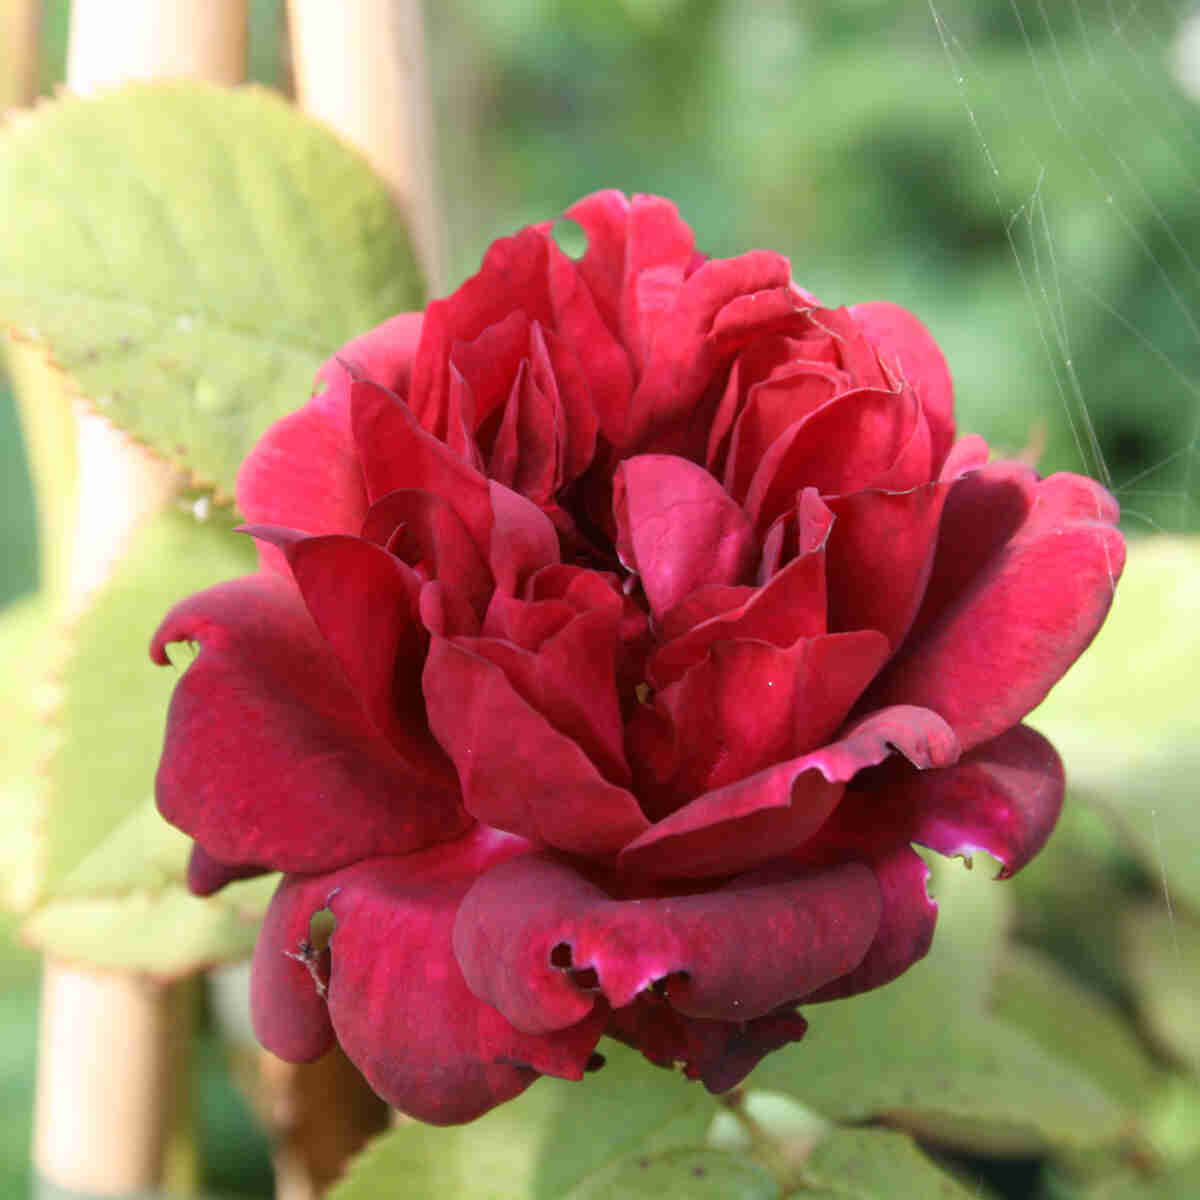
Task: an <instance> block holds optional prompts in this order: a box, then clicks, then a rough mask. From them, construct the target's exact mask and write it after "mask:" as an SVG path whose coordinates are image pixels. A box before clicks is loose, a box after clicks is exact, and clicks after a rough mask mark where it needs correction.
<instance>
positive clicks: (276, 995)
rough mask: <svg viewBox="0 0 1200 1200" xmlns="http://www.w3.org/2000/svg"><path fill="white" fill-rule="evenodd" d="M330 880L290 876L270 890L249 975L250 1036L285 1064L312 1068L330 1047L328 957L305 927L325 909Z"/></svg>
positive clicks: (322, 877)
mask: <svg viewBox="0 0 1200 1200" xmlns="http://www.w3.org/2000/svg"><path fill="white" fill-rule="evenodd" d="M334 878H335V876H333V875H317V876H315V877H314V876H310V875H290V876H287V877H286V878H285V879H284V880H283V881H282V882H281V883H280V885H279V887H278V888H276V889H275V895H274V897H273V898H272V900H271V904H270V907H269V908H268V909H267V915H266V918H265V919H264V921H263V926H262V929H260V930H259V934H258V942H257V943H256V945H255V947H254V963H253V967H252V968H251V973H250V1019H251V1021H252V1022H253V1025H254V1035H255V1037H257V1038H258V1040H259V1041H260V1042H262V1044H263V1045H264V1046H265V1047H266V1048H267V1049H268V1050H270V1051H271V1053H272V1054H277V1055H278V1056H279V1057H280V1058H282V1059H286V1060H287V1061H288V1062H312V1061H313V1059H316V1058H320V1057H321V1055H322V1054H324V1053H326V1051H328V1050H330V1049H332V1047H333V1041H334V1038H333V1025H332V1023H331V1022H330V1020H329V1009H328V1007H327V1005H326V1003H325V992H326V988H327V985H328V983H329V951H328V950H318V949H316V948H315V946H314V945H313V942H312V940H311V935H310V932H309V925H310V922H311V920H312V916H313V914H314V913H315V912H319V911H320V910H321V909H322V908H324V907H325V898H326V897H327V896H328V895H329V891H330V889H331V888H332V887H333V884H332V882H331V881H332V880H333V879H334Z"/></svg>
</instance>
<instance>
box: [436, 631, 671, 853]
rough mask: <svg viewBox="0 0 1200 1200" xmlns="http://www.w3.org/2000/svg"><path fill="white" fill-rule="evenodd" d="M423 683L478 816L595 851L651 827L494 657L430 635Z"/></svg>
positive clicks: (613, 848) (572, 848) (613, 847)
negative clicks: (524, 694) (534, 705)
mask: <svg viewBox="0 0 1200 1200" xmlns="http://www.w3.org/2000/svg"><path fill="white" fill-rule="evenodd" d="M424 690H425V700H426V706H427V709H428V712H429V724H430V728H431V729H432V730H433V733H434V736H435V737H436V738H437V739H438V741H439V742H440V743H441V744H442V747H443V748H444V749H445V751H446V753H447V754H449V755H450V758H451V759H452V760H453V762H454V765H455V767H457V768H458V777H459V781H460V783H461V786H462V791H463V798H464V803H465V804H466V807H467V811H468V812H470V813H471V814H472V815H473V816H476V817H478V819H479V820H481V821H485V822H486V823H487V824H489V825H492V826H494V827H496V828H497V829H506V830H509V831H510V832H512V833H518V834H520V835H521V836H522V837H527V838H530V839H534V840H537V841H542V842H546V843H548V844H550V845H552V846H557V847H559V848H560V849H562V850H567V851H569V852H571V853H575V854H583V855H599V856H604V855H610V854H615V853H616V852H617V851H618V850H619V849H620V848H621V847H622V846H623V845H625V843H626V842H628V841H630V840H631V839H632V838H634V837H636V836H637V835H638V834H639V833H641V832H642V831H643V830H644V829H645V828H646V827H647V825H648V822H647V821H646V818H645V816H643V814H642V812H641V809H639V808H638V804H637V801H636V800H635V799H634V797H633V796H632V795H631V794H630V793H629V792H628V791H626V790H625V789H624V788H620V787H615V786H614V785H613V784H611V783H609V782H608V781H607V780H606V779H604V777H603V776H602V775H601V774H600V772H599V771H598V770H597V768H596V766H595V764H594V763H592V761H591V760H590V759H589V758H588V757H587V755H586V754H585V753H584V752H583V750H582V749H581V748H580V747H579V745H578V744H577V743H576V742H574V741H572V740H571V739H570V738H568V737H566V736H564V735H563V734H561V733H559V732H558V731H557V730H556V729H555V728H554V726H553V725H552V724H551V723H550V722H549V721H548V720H547V719H546V718H545V717H544V716H543V715H542V714H541V713H539V712H537V711H536V710H535V709H533V708H532V707H531V706H530V705H529V704H528V703H527V702H526V701H525V700H524V699H523V698H522V697H521V696H520V694H519V693H518V692H517V690H516V689H515V688H514V687H513V685H512V684H511V683H510V682H509V680H508V679H507V678H506V676H505V674H504V672H503V671H502V670H501V669H500V668H499V667H497V666H496V665H495V664H494V663H491V662H488V661H487V660H486V659H484V658H481V657H480V656H479V655H477V654H472V653H470V652H469V651H468V650H465V649H464V648H463V647H461V646H458V645H454V644H452V643H450V642H447V641H445V640H443V639H441V638H434V639H433V643H432V645H431V646H430V650H429V657H428V659H427V660H426V664H425V675H424Z"/></svg>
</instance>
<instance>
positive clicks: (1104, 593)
mask: <svg viewBox="0 0 1200 1200" xmlns="http://www.w3.org/2000/svg"><path fill="white" fill-rule="evenodd" d="M1001 466H1002V464H1001ZM998 477H999V480H1003V482H1004V483H1006V484H1008V486H1009V487H1010V489H1012V491H1016V495H1015V496H1013V500H1014V506H1015V505H1017V504H1019V503H1020V502H1021V500H1022V498H1023V496H1024V497H1027V498H1028V505H1029V506H1028V508H1027V510H1026V515H1025V517H1024V520H1023V521H1022V523H1021V524H1020V525H1019V526H1018V528H1017V529H1016V532H1015V533H1014V534H1013V535H1012V536H1011V537H1009V538H1008V539H1007V540H1005V541H1003V542H1001V544H1000V545H999V546H998V547H997V548H996V549H995V550H994V551H993V552H992V553H991V554H990V555H988V556H987V557H986V558H985V559H984V560H983V561H982V562H981V563H980V562H979V558H980V557H981V556H980V555H978V554H975V553H973V552H971V551H970V550H965V552H964V553H965V556H969V561H970V562H972V563H978V564H979V565H978V569H977V570H976V571H975V572H974V574H973V575H971V576H970V577H969V579H967V580H965V581H963V586H962V589H961V591H959V592H958V593H957V595H956V598H955V599H950V598H949V595H950V594H951V593H949V592H948V589H947V588H946V587H945V579H946V576H947V575H951V574H953V575H955V576H958V575H960V574H961V572H960V570H959V569H958V568H957V566H956V564H953V563H949V564H946V565H945V566H942V562H943V559H944V558H948V557H949V558H952V557H953V555H954V553H955V551H956V550H957V549H959V548H960V547H965V546H966V545H967V544H968V543H969V542H970V539H971V538H972V537H977V538H978V540H979V542H981V543H982V544H983V545H984V546H995V545H996V542H997V541H999V538H997V537H996V536H995V534H996V533H997V532H1000V533H1002V532H1003V531H1004V529H1005V526H1006V525H1007V523H1008V522H1010V521H1011V520H1012V515H1013V514H1011V513H1005V514H1003V516H1004V517H1005V518H1006V519H1005V520H1003V521H1001V519H1000V517H999V516H998V517H996V518H994V520H993V524H991V525H988V524H984V525H982V527H981V528H980V529H979V530H978V532H976V531H975V530H974V529H973V528H970V527H969V526H968V525H967V524H966V523H965V520H964V518H965V517H967V515H968V514H970V513H972V512H975V511H978V509H979V507H980V506H979V504H977V503H976V502H975V500H976V497H977V495H978V494H979V493H989V492H992V491H994V490H995V488H996V485H997V483H998ZM1010 494H1012V492H1011V491H1010ZM1116 516H1117V510H1116V502H1115V501H1114V500H1113V499H1112V497H1111V496H1109V494H1108V493H1107V492H1106V491H1105V490H1104V489H1103V488H1101V487H1100V486H1099V485H1098V484H1096V483H1093V482H1092V481H1091V480H1090V479H1084V478H1082V477H1081V476H1078V475H1054V476H1051V477H1050V478H1049V479H1046V480H1043V481H1041V482H1040V483H1037V484H1036V485H1033V486H1032V488H1031V489H1030V491H1028V492H1025V493H1022V492H1021V491H1020V489H1019V488H1014V486H1013V485H1012V484H1011V483H1009V481H1008V480H1004V478H1003V476H1002V475H1001V474H1000V473H999V472H996V471H993V469H992V468H990V467H985V468H983V469H981V470H979V471H976V472H974V473H973V474H970V475H968V476H966V477H965V478H963V479H962V480H961V481H960V482H959V483H958V484H957V485H956V487H955V489H954V492H953V493H952V494H951V497H950V501H949V502H948V503H947V506H946V512H945V515H944V517H943V521H942V526H943V533H942V535H941V537H940V539H939V547H938V558H937V561H935V565H934V580H933V581H931V583H930V588H929V593H930V594H929V595H928V598H927V600H926V604H927V605H930V604H941V605H943V607H942V608H941V610H940V611H939V612H937V613H936V615H935V616H934V617H933V618H932V619H924V613H922V614H920V615H919V616H918V622H917V624H918V630H919V631H918V632H917V633H916V634H915V635H914V636H910V637H909V639H908V641H907V642H906V643H905V645H904V648H903V649H902V650H901V652H900V654H899V655H897V657H896V658H895V659H893V661H892V663H891V664H890V665H889V667H888V669H887V671H886V672H884V674H883V675H882V676H881V677H880V679H879V680H878V682H877V683H876V685H874V686H873V687H872V688H871V690H870V691H869V692H868V694H867V697H866V698H865V701H864V704H869V705H870V706H872V707H874V706H875V705H887V704H917V705H921V706H923V707H926V708H931V709H933V710H934V711H935V712H938V713H940V714H941V715H942V716H943V717H945V718H946V720H947V721H949V722H950V724H951V725H953V726H954V729H955V731H956V733H957V734H958V737H959V740H960V742H961V743H962V746H963V749H964V750H966V749H970V748H971V747H972V746H977V745H979V744H980V743H981V742H985V741H988V740H989V739H991V738H993V737H996V736H997V735H998V734H1001V733H1003V732H1004V731H1005V730H1006V729H1008V728H1010V727H1011V726H1012V725H1014V724H1015V723H1016V722H1017V721H1019V720H1020V719H1021V718H1022V717H1023V716H1024V715H1025V714H1026V713H1027V712H1029V711H1030V710H1031V709H1033V708H1034V707H1035V706H1036V705H1037V704H1039V703H1040V702H1041V700H1042V699H1043V697H1044V696H1045V695H1046V693H1047V692H1048V691H1049V690H1050V688H1051V687H1052V686H1053V685H1054V684H1055V683H1056V682H1057V681H1058V679H1059V678H1060V677H1061V676H1062V674H1063V673H1064V672H1065V671H1066V670H1067V668H1068V667H1069V666H1070V665H1071V664H1072V663H1073V662H1074V661H1075V659H1077V658H1078V657H1079V655H1080V654H1082V653H1083V651H1084V650H1085V649H1086V648H1087V645H1088V643H1089V642H1090V641H1091V640H1092V638H1093V637H1094V636H1095V634H1096V631H1097V630H1098V629H1099V628H1100V624H1101V622H1102V621H1103V620H1104V617H1105V615H1106V614H1107V612H1108V609H1109V606H1110V605H1111V603H1112V597H1113V590H1114V588H1115V586H1116V582H1117V580H1118V579H1119V578H1120V575H1121V568H1122V567H1123V565H1124V560H1125V544H1124V540H1123V539H1122V537H1121V534H1120V533H1119V532H1118V530H1117V529H1116V528H1115V525H1114V524H1112V523H1111V522H1115V520H1116ZM935 581H936V582H937V584H938V586H937V588H936V589H935V587H934V582H935Z"/></svg>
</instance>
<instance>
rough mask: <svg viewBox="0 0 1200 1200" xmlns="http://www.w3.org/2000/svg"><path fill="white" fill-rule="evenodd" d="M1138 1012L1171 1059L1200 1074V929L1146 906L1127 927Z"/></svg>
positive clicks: (1124, 927)
mask: <svg viewBox="0 0 1200 1200" xmlns="http://www.w3.org/2000/svg"><path fill="white" fill-rule="evenodd" d="M1121 932H1122V935H1123V936H1122V939H1121V940H1122V944H1123V945H1124V947H1125V954H1126V959H1127V961H1128V963H1129V968H1130V976H1131V978H1132V981H1133V986H1134V992H1135V998H1136V1003H1137V1007H1138V1011H1139V1012H1140V1014H1141V1016H1142V1019H1143V1020H1144V1021H1145V1023H1146V1026H1147V1028H1148V1029H1149V1030H1150V1033H1151V1034H1152V1036H1153V1037H1154V1039H1155V1041H1156V1042H1158V1043H1159V1045H1161V1046H1162V1047H1163V1048H1164V1049H1165V1050H1166V1051H1167V1052H1168V1053H1169V1054H1170V1055H1171V1056H1172V1057H1174V1058H1175V1059H1177V1060H1178V1061H1179V1062H1180V1063H1182V1064H1184V1065H1185V1066H1187V1067H1188V1068H1189V1069H1190V1070H1192V1071H1194V1072H1196V1073H1197V1074H1200V926H1198V925H1197V923H1196V922H1195V921H1192V920H1189V919H1186V918H1185V917H1184V916H1183V915H1182V914H1179V913H1171V912H1168V911H1167V910H1166V909H1163V908H1160V907H1159V906H1158V905H1155V904H1144V905H1142V906H1140V907H1138V908H1136V909H1133V910H1132V911H1130V912H1128V913H1126V914H1125V919H1124V922H1123V925H1122V929H1121Z"/></svg>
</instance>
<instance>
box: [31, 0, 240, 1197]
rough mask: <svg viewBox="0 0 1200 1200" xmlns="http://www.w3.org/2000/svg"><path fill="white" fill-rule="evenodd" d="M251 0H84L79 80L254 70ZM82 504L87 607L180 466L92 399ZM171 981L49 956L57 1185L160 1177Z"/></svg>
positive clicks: (79, 431) (72, 81) (41, 1072)
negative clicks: (127, 434) (124, 429)
mask: <svg viewBox="0 0 1200 1200" xmlns="http://www.w3.org/2000/svg"><path fill="white" fill-rule="evenodd" d="M245 51H246V0H123V3H121V4H119V5H114V4H112V3H110V2H109V0H75V4H74V6H73V8H72V13H71V31H70V40H69V47H68V71H67V82H68V86H69V87H71V88H72V89H73V90H75V91H78V92H88V91H92V90H94V89H96V88H98V87H102V86H105V85H110V84H116V83H119V82H121V81H122V80H128V79H145V78H155V77H162V76H180V75H186V76H194V77H199V78H205V79H210V80H213V81H215V82H221V83H233V82H236V81H238V80H240V79H241V78H243V77H244V73H245ZM75 415H76V454H77V464H78V480H77V494H78V501H79V502H78V508H77V516H76V520H75V530H74V535H73V538H72V547H73V549H72V555H71V562H70V569H69V578H68V583H67V588H66V599H65V607H66V610H67V615H68V616H70V615H72V614H75V613H78V612H79V611H80V610H81V609H82V608H83V607H84V606H85V605H86V602H87V598H88V596H89V595H90V594H91V593H92V592H93V591H94V589H95V588H96V587H97V586H99V585H100V584H101V583H102V582H103V581H104V580H105V579H106V578H107V577H108V575H109V574H110V573H111V570H112V568H113V566H114V565H115V563H116V562H117V561H118V559H119V558H120V556H121V554H122V552H123V550H124V549H125V547H126V546H127V545H128V544H129V539H130V538H131V537H132V536H133V535H134V533H135V532H136V530H137V529H138V527H139V526H140V525H141V524H142V522H143V521H145V520H146V519H147V518H148V517H149V516H151V515H152V514H153V513H155V512H156V511H158V510H159V509H160V508H161V507H162V505H163V504H164V503H165V502H166V500H167V498H168V497H169V496H170V494H171V492H172V490H173V487H174V480H173V477H172V473H171V471H170V469H169V468H167V467H166V466H165V465H164V464H162V463H159V462H157V461H156V460H154V459H153V458H152V457H151V456H149V455H148V454H146V453H145V452H144V451H143V450H142V449H141V448H139V447H137V446H135V445H134V444H133V443H132V442H130V441H129V440H128V439H126V438H124V437H123V436H122V435H121V434H120V433H119V432H117V431H116V430H114V429H113V428H112V427H111V426H109V425H108V424H107V423H106V422H104V421H103V420H101V419H100V418H99V417H96V416H95V415H93V414H90V413H88V412H86V411H85V410H84V409H83V408H82V407H80V408H78V409H77V410H76V414H75ZM171 1031H172V1020H171V1006H170V1002H169V992H168V989H167V988H166V987H165V986H164V985H162V984H158V983H154V982H151V981H149V980H146V979H142V978H138V977H135V976H128V975H121V974H117V973H111V974H110V973H103V972H94V971H88V970H86V969H80V968H77V967H72V966H68V965H67V964H64V963H61V962H56V961H54V960H52V959H47V961H46V963H45V966H44V970H43V979H42V1015H41V1030H40V1044H39V1061H38V1081H37V1100H36V1103H35V1117H34V1163H35V1166H36V1168H37V1170H38V1171H39V1172H40V1173H41V1175H42V1177H43V1178H45V1179H46V1180H47V1181H49V1182H50V1183H52V1184H56V1185H58V1186H61V1187H66V1188H71V1189H74V1190H76V1191H79V1192H84V1193H91V1194H119V1193H131V1192H136V1191H139V1190H144V1189H149V1188H154V1187H156V1186H157V1185H158V1184H159V1182H160V1180H161V1176H162V1167H163V1150H164V1143H165V1138H166V1128H167V1123H168V1120H169V1115H170V1104H169V1102H168V1101H169V1093H170V1085H171V1080H170V1074H171V1068H170V1062H171Z"/></svg>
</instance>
